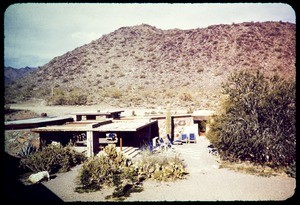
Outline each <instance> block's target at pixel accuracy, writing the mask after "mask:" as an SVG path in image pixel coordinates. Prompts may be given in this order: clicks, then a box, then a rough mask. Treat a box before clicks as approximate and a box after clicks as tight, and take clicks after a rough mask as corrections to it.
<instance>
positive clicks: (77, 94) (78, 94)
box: [67, 89, 87, 105]
mask: <svg viewBox="0 0 300 205" xmlns="http://www.w3.org/2000/svg"><path fill="white" fill-rule="evenodd" d="M86 103H87V95H86V94H85V93H84V91H83V90H80V89H75V90H73V91H72V92H70V94H69V96H68V98H67V104H68V105H85V104H86Z"/></svg>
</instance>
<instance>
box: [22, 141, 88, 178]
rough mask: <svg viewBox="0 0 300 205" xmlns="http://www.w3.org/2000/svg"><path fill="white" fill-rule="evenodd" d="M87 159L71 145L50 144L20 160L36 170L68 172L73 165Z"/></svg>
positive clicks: (25, 165) (23, 165) (24, 164)
mask: <svg viewBox="0 0 300 205" xmlns="http://www.w3.org/2000/svg"><path fill="white" fill-rule="evenodd" d="M85 159H86V157H85V155H83V154H82V153H78V152H76V151H74V150H73V149H72V148H71V147H70V145H68V146H66V147H63V146H62V145H51V144H50V145H48V146H46V147H44V148H42V149H41V150H40V151H37V152H35V153H34V154H30V155H28V156H27V157H25V158H22V159H21V160H20V166H22V167H28V168H30V169H31V170H32V171H34V172H39V171H48V172H49V173H52V174H53V173H57V172H67V171H69V170H70V168H71V167H73V166H75V165H77V164H80V163H81V162H82V161H84V160H85Z"/></svg>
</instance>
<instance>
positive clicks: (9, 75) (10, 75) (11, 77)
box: [4, 66, 37, 84]
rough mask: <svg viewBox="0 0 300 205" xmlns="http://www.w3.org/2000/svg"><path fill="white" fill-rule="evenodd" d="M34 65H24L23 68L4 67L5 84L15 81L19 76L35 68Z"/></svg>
mask: <svg viewBox="0 0 300 205" xmlns="http://www.w3.org/2000/svg"><path fill="white" fill-rule="evenodd" d="M36 69H37V68H34V67H28V66H26V67H24V68H13V67H4V82H5V84H8V83H11V82H12V81H16V80H18V79H19V78H21V77H24V76H26V75H28V74H29V73H30V72H32V71H34V70H36Z"/></svg>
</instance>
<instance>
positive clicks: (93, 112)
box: [71, 110, 124, 115]
mask: <svg viewBox="0 0 300 205" xmlns="http://www.w3.org/2000/svg"><path fill="white" fill-rule="evenodd" d="M121 112H124V110H112V111H109V110H107V111H85V112H74V113H71V114H73V115H110V114H113V113H121Z"/></svg>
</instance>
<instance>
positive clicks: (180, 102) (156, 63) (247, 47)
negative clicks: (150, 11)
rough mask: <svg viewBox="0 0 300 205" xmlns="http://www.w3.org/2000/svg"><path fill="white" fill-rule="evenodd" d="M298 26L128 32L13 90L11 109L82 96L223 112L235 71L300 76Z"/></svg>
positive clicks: (67, 57) (57, 62) (59, 60)
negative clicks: (62, 95) (299, 70)
mask: <svg viewBox="0 0 300 205" xmlns="http://www.w3.org/2000/svg"><path fill="white" fill-rule="evenodd" d="M295 34H296V25H295V24H291V23H284V22H263V23H258V22H250V23H240V24H231V25H213V26H209V27H207V28H198V29H191V30H179V29H171V30H161V29H158V28H156V27H153V26H150V25H145V24H142V25H138V26H132V27H122V28H119V29H117V30H116V31H114V32H112V33H109V34H107V35H103V36H102V37H100V38H99V39H97V40H94V41H92V42H91V43H89V44H86V45H83V46H81V47H78V48H76V49H74V50H72V51H69V52H67V53H65V54H64V55H62V56H58V57H55V58H54V59H52V60H51V61H50V62H49V63H47V64H45V65H44V66H42V67H40V68H39V69H38V70H37V71H35V72H33V73H31V74H30V75H28V76H26V77H24V78H22V79H20V80H19V82H18V83H13V84H10V85H9V86H7V87H6V96H5V97H6V102H16V101H18V100H24V99H29V98H32V97H35V98H48V97H49V96H51V94H52V93H53V92H52V91H53V90H63V91H65V92H68V91H72V90H74V89H79V90H80V91H81V92H82V93H84V94H86V95H87V96H88V104H97V103H107V104H111V105H115V106H119V107H127V106H143V107H155V106H166V105H167V104H169V105H170V106H171V107H191V108H196V109H204V108H215V107H216V106H217V105H218V102H219V99H220V95H219V91H220V89H221V85H222V84H221V83H222V82H224V81H225V80H226V79H227V77H228V75H229V74H230V73H231V72H233V71H234V70H239V69H254V70H256V69H259V70H261V71H262V72H264V73H266V74H270V73H275V72H276V73H278V74H279V75H282V76H284V77H286V78H289V77H292V78H294V77H295V73H296V68H295V61H296V35H295Z"/></svg>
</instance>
